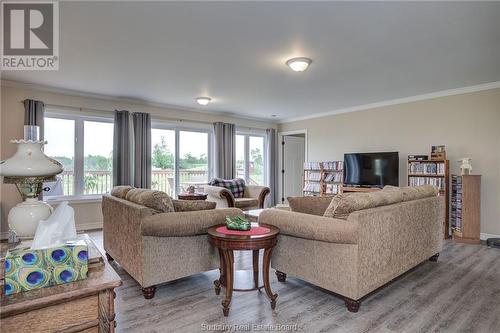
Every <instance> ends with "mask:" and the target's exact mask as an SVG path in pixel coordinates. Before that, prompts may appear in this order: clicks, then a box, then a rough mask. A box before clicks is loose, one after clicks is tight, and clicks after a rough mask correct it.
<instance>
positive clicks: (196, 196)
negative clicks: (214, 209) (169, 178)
mask: <svg viewBox="0 0 500 333" xmlns="http://www.w3.org/2000/svg"><path fill="white" fill-rule="evenodd" d="M177 197H178V198H179V200H206V199H207V197H208V194H207V193H179V195H178V196H177Z"/></svg>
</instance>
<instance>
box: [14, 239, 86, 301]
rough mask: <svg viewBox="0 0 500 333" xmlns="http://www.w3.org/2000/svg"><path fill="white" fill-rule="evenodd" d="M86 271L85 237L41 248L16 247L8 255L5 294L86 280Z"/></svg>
mask: <svg viewBox="0 0 500 333" xmlns="http://www.w3.org/2000/svg"><path fill="white" fill-rule="evenodd" d="M87 271H88V247H87V243H86V242H85V241H84V240H78V241H75V242H68V243H67V244H66V245H62V246H58V247H52V248H47V249H40V250H31V249H29V248H26V247H25V248H16V249H13V250H10V251H8V252H7V255H6V256H5V262H4V273H5V281H4V291H5V295H12V294H15V293H18V292H23V291H28V290H33V289H38V288H44V287H50V286H54V285H58V284H63V283H68V282H74V281H78V280H83V279H85V278H87Z"/></svg>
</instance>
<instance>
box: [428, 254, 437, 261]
mask: <svg viewBox="0 0 500 333" xmlns="http://www.w3.org/2000/svg"><path fill="white" fill-rule="evenodd" d="M438 257H439V253H436V254H435V255H433V256H432V257H430V258H429V261H438Z"/></svg>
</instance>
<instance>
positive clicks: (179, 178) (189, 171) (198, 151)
mask: <svg viewBox="0 0 500 333" xmlns="http://www.w3.org/2000/svg"><path fill="white" fill-rule="evenodd" d="M154 126H155V128H153V129H152V130H151V145H152V147H151V154H152V156H151V165H152V170H151V172H152V175H151V181H152V184H151V185H152V188H153V189H156V190H160V191H164V192H166V193H168V194H169V195H170V196H175V195H176V194H178V193H180V192H183V191H185V190H186V189H187V188H188V187H189V186H194V187H195V189H196V190H198V191H201V190H202V187H203V185H204V184H206V183H207V182H208V180H209V178H210V168H209V166H210V163H209V162H210V160H209V156H210V153H209V151H210V150H209V147H210V135H209V134H210V132H209V131H208V130H195V129H193V130H189V129H176V128H167V127H165V128H162V127H163V126H165V125H161V124H157V125H154Z"/></svg>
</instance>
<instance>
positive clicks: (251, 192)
mask: <svg viewBox="0 0 500 333" xmlns="http://www.w3.org/2000/svg"><path fill="white" fill-rule="evenodd" d="M203 191H204V192H205V193H207V194H208V198H207V200H208V201H212V202H215V203H216V204H217V208H227V207H237V208H240V209H242V210H251V209H259V208H264V203H265V200H266V197H267V195H268V194H269V193H270V192H271V190H270V189H269V187H267V186H258V185H246V186H245V193H244V195H243V198H235V197H234V195H233V194H232V193H231V191H229V190H228V189H227V188H224V187H218V186H212V185H205V186H204V187H203Z"/></svg>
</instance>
